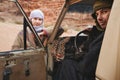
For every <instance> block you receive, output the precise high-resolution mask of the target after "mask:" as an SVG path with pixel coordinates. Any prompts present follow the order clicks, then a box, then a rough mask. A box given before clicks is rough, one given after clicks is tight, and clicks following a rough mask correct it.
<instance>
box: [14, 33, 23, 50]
mask: <svg viewBox="0 0 120 80" xmlns="http://www.w3.org/2000/svg"><path fill="white" fill-rule="evenodd" d="M22 45H23V34H22V32H19V33H18V34H17V36H16V39H15V40H14V42H13V45H12V50H17V49H20V48H22Z"/></svg>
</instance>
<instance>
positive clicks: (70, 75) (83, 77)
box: [53, 27, 104, 80]
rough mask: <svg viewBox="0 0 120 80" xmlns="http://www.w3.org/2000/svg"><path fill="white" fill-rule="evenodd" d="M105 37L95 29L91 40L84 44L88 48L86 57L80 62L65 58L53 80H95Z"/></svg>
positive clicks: (90, 37)
mask: <svg viewBox="0 0 120 80" xmlns="http://www.w3.org/2000/svg"><path fill="white" fill-rule="evenodd" d="M103 36H104V32H101V31H98V30H97V29H96V27H93V29H92V31H91V32H90V33H89V39H88V40H87V41H86V42H85V44H84V47H85V48H87V51H86V52H85V55H83V56H82V58H81V57H80V59H79V60H75V59H70V58H69V59H67V58H65V59H64V60H63V61H61V62H59V67H58V70H57V72H56V73H55V74H54V76H53V80H95V71H96V66H97V61H98V56H99V53H100V49H101V44H102V40H103Z"/></svg>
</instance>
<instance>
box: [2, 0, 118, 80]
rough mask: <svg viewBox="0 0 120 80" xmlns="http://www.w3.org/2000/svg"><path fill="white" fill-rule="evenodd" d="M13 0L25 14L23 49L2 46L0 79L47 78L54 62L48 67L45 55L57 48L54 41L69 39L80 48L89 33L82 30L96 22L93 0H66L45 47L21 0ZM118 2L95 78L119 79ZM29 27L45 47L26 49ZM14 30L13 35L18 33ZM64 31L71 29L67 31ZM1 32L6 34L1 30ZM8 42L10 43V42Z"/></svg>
mask: <svg viewBox="0 0 120 80" xmlns="http://www.w3.org/2000/svg"><path fill="white" fill-rule="evenodd" d="M11 1H12V3H14V4H15V5H16V7H17V8H18V10H19V11H20V12H21V14H22V16H23V17H22V26H21V27H22V28H19V31H20V30H21V29H23V30H24V49H20V50H10V48H9V49H4V48H2V47H1V49H0V63H1V65H0V71H1V72H0V80H34V79H36V77H37V79H36V80H47V79H48V78H47V72H46V70H47V69H48V68H49V67H50V68H51V67H52V66H53V65H51V66H49V67H48V66H47V65H48V64H52V63H49V62H48V60H49V58H45V55H47V56H48V55H49V53H51V50H53V49H54V45H52V44H54V43H55V41H59V42H63V41H64V40H66V41H68V43H69V44H71V43H72V44H73V45H74V46H75V48H77V49H78V46H79V45H80V44H82V41H84V40H86V37H87V35H82V31H83V30H84V29H86V28H88V27H91V26H93V25H95V23H94V20H93V19H92V17H90V16H91V13H92V5H93V3H94V0H65V1H64V3H63V4H62V6H61V10H60V11H59V15H57V18H56V19H55V22H54V23H53V24H52V26H54V27H53V29H52V34H51V35H50V37H49V39H48V45H47V48H48V49H46V47H45V46H44V45H43V43H42V42H41V40H40V38H39V36H38V34H37V32H36V31H35V29H34V27H33V26H32V24H31V22H30V20H29V18H28V16H27V14H26V12H25V11H24V9H23V7H22V6H21V4H20V3H19V1H17V0H11ZM51 2H52V1H51ZM119 3H120V1H119V0H114V4H113V7H112V10H111V15H110V18H109V21H108V25H107V29H106V32H105V36H104V40H103V44H102V48H101V52H100V57H99V61H98V65H97V70H96V80H120V76H119V74H120V64H119V63H120V50H119V47H120V46H119V43H120V37H119V36H120V35H119V34H120V23H119V22H120V18H119V17H118V15H119V12H120V10H119V7H120V5H119ZM79 7H81V8H79ZM86 17H87V18H86ZM88 21H91V22H88ZM26 23H27V24H26ZM113 26H115V27H113ZM27 27H28V28H30V30H31V31H32V32H33V34H34V36H35V37H36V39H37V40H38V42H39V46H42V48H34V49H31V48H27V46H26V28H27ZM59 28H63V29H64V32H60V34H57V32H59V31H58V30H59ZM14 29H15V28H14ZM17 30H18V28H16V31H15V32H18V31H17ZM15 32H14V34H16V33H15ZM65 32H68V34H66V33H65ZM0 34H3V33H2V30H1V32H0ZM81 35H82V36H81ZM3 36H4V35H3ZM11 37H13V36H11ZM68 38H69V40H68ZM3 39H4V37H3ZM14 39H15V38H14ZM2 41H4V40H2ZM2 41H1V42H2ZM59 42H58V43H59ZM6 43H7V44H8V42H6ZM58 43H56V44H58ZM0 44H1V45H2V46H3V45H5V44H2V43H0ZM63 44H64V43H63ZM4 47H5V46H4ZM58 47H60V48H62V47H64V45H60V46H58ZM62 49H63V48H62ZM113 53H114V54H113ZM63 54H64V52H63ZM70 56H71V55H70ZM51 69H52V68H51ZM41 73H42V74H41ZM6 78H7V79H6Z"/></svg>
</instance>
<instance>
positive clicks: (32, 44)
mask: <svg viewBox="0 0 120 80" xmlns="http://www.w3.org/2000/svg"><path fill="white" fill-rule="evenodd" d="M29 19H30V21H31V22H32V25H33V27H34V28H35V30H36V32H37V33H38V35H39V36H40V39H41V40H42V42H43V43H44V41H45V39H46V38H47V37H48V33H47V31H46V30H45V29H44V13H43V12H42V11H41V10H39V9H35V10H33V11H31V13H30V16H29ZM26 45H27V47H28V48H36V47H37V46H38V43H37V41H36V39H35V37H34V36H33V34H32V32H31V30H30V29H29V28H28V27H27V38H26ZM21 48H24V39H23V30H22V31H20V32H19V33H18V35H17V37H16V39H15V41H14V43H13V45H12V50H17V49H21Z"/></svg>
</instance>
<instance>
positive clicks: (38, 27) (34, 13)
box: [30, 9, 44, 32]
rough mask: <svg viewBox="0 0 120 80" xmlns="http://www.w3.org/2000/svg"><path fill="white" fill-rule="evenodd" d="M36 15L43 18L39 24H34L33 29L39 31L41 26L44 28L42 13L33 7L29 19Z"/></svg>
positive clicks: (41, 28)
mask: <svg viewBox="0 0 120 80" xmlns="http://www.w3.org/2000/svg"><path fill="white" fill-rule="evenodd" d="M36 17H37V18H40V19H42V20H43V22H42V24H41V25H40V26H34V28H35V30H36V31H37V32H39V31H41V30H43V28H44V13H43V12H42V11H41V10H39V9H35V10H33V11H31V13H30V19H32V18H36Z"/></svg>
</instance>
